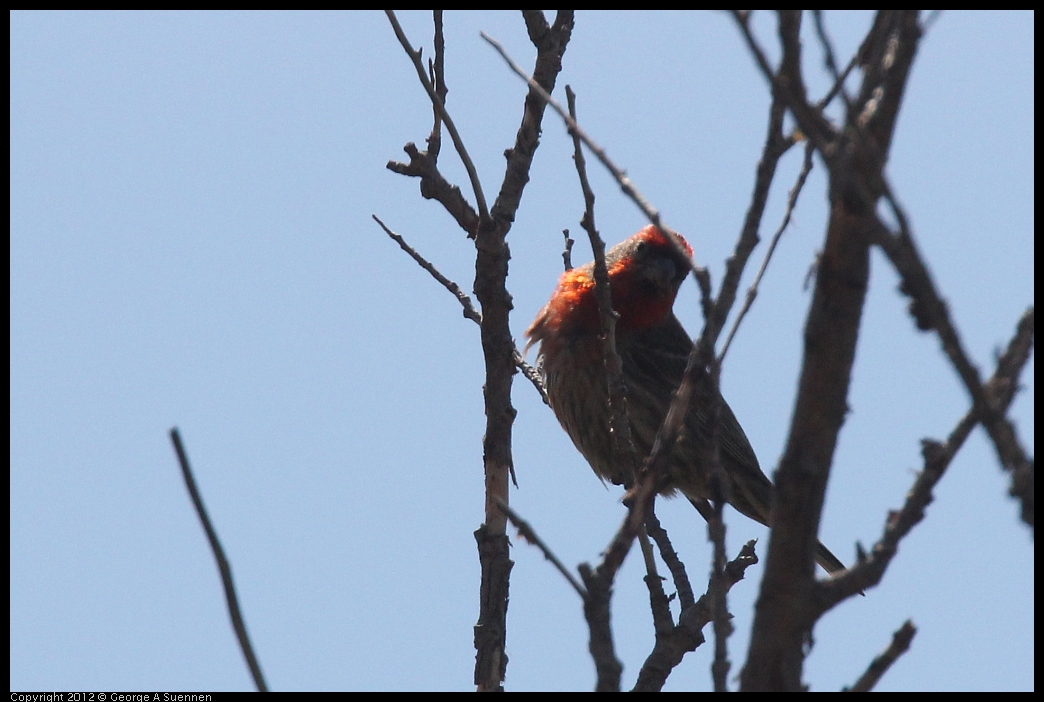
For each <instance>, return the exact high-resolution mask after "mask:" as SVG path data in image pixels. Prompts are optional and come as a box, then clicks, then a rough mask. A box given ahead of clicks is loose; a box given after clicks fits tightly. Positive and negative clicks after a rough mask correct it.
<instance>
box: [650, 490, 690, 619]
mask: <svg viewBox="0 0 1044 702" xmlns="http://www.w3.org/2000/svg"><path fill="white" fill-rule="evenodd" d="M654 506H655V505H654ZM645 530H646V533H648V534H649V536H651V537H652V540H653V541H655V542H656V547H657V548H658V549H660V558H662V559H663V562H664V564H665V565H666V566H667V570H669V571H671V577H672V578H673V579H674V589H675V590H677V592H678V604H679V605H681V608H682V609H683V610H685V609H687V608H689V607H691V606H693V605H694V604H696V598H695V596H694V595H693V594H692V585H691V584H690V583H689V576H688V573H686V572H685V564H684V563H682V562H681V559H680V558H678V553H677V552H676V551H675V550H674V546H673V545H672V544H671V540H670V538H668V536H667V532H666V531H664V529H663V527H662V526H661V525H660V520H659V519H657V518H656V512H655V510H653V509H650V510H649V511H648V512H646V514H645Z"/></svg>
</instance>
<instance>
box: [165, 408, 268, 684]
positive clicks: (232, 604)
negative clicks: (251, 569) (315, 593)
mask: <svg viewBox="0 0 1044 702" xmlns="http://www.w3.org/2000/svg"><path fill="white" fill-rule="evenodd" d="M170 440H171V442H172V443H173V444H174V451H175V453H177V454H178V463H179V464H180V465H181V475H182V477H183V478H184V479H185V487H187V488H188V491H189V496H190V497H191V498H192V504H193V506H194V507H195V508H196V514H197V515H199V521H200V522H201V523H202V524H203V530H204V531H205V532H206V533H207V541H209V542H210V550H211V551H212V552H213V553H214V560H215V561H217V566H218V571H220V573H221V586H222V587H224V588H225V602H226V604H227V605H228V616H229V617H230V618H231V619H232V628H233V629H234V630H235V632H236V639H238V640H239V648H240V649H241V650H242V651H243V657H244V658H246V662H247V666H248V667H249V668H250V675H251V676H252V677H253V678H254V685H255V687H257V691H258V692H268V685H266V684H265V677H264V675H263V674H262V673H261V664H260V663H258V661H257V656H256V655H254V647H253V646H251V645H250V637H249V636H248V635H247V630H246V623H245V622H244V621H243V615H242V613H241V612H240V611H239V598H238V597H237V596H236V586H235V585H234V584H233V582H232V566H231V565H229V563H228V559H227V558H225V550H224V549H223V548H222V547H221V541H220V539H218V535H217V532H216V531H215V530H214V527H213V525H212V524H211V523H210V517H209V516H208V515H207V508H206V507H204V506H203V498H202V497H201V496H200V494H199V489H198V488H196V479H195V478H194V477H192V468H191V467H190V466H189V460H188V454H186V453H185V447H184V446H182V444H181V434H180V433H179V432H178V428H177V427H173V428H172V429H171V430H170Z"/></svg>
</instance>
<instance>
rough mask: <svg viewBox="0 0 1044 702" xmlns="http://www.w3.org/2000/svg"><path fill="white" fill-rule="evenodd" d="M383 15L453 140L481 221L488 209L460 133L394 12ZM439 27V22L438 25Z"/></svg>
mask: <svg viewBox="0 0 1044 702" xmlns="http://www.w3.org/2000/svg"><path fill="white" fill-rule="evenodd" d="M384 12H385V14H386V15H387V16H388V21H389V22H391V25H392V29H393V30H395V36H396V38H397V39H398V40H399V43H400V44H402V48H403V50H404V51H405V52H406V55H407V56H409V57H410V60H411V61H412V62H413V67H414V68H415V69H416V71H417V77H418V78H419V79H420V82H421V85H423V86H424V90H425V91H426V92H427V93H428V98H429V99H430V100H431V104H432V107H434V108H435V110H436V111H437V112H438V115H439V117H441V118H442V121H443V122H444V123H445V124H446V129H447V131H449V133H450V138H451V139H452V140H453V147H454V148H455V149H456V150H457V154H458V155H459V156H460V160H461V162H462V163H463V164H464V168H465V169H466V170H467V172H468V178H469V179H470V180H471V187H472V189H473V190H474V192H475V201H476V202H477V203H478V210H479V217H480V218H481V219H488V218H489V209H488V208H487V207H486V196H485V195H484V194H483V193H482V184H481V183H480V182H479V177H478V172H477V171H476V170H475V164H474V163H472V161H471V156H470V155H468V150H467V149H466V148H464V141H463V140H462V139H461V138H460V133H459V132H457V125H455V124H454V123H453V118H452V117H450V115H449V112H447V111H446V106H445V104H443V102H442V96H440V95H439V93H438V91H437V90H436V89H435V86H434V85H432V84H431V80H429V79H428V75H427V73H426V72H425V70H424V63H423V62H422V61H421V52H420V51H418V50H415V49H414V48H413V46H412V45H411V44H410V40H409V39H407V38H406V33H405V32H403V31H402V26H401V25H400V24H399V20H398V18H397V17H396V16H395V12H393V11H392V10H385V11H384ZM439 24H440V25H441V22H440V23H439Z"/></svg>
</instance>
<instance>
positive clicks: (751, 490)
mask: <svg viewBox="0 0 1044 702" xmlns="http://www.w3.org/2000/svg"><path fill="white" fill-rule="evenodd" d="M678 240H679V242H680V243H681V245H683V246H684V247H685V248H686V249H687V251H686V252H685V253H686V254H688V255H684V254H683V253H682V252H681V251H680V250H679V249H678V248H677V247H675V245H673V244H672V243H671V241H670V239H668V237H667V236H665V235H664V233H663V232H661V231H660V230H659V229H657V228H656V227H655V226H653V225H649V226H647V227H645V228H644V229H642V230H641V231H639V232H638V233H637V234H635V235H634V236H632V237H631V238H630V239H627V240H626V241H624V242H622V243H620V244H617V245H616V246H614V247H612V248H611V249H610V250H609V251H608V252H606V256H605V263H606V268H607V269H608V272H609V283H610V289H611V291H612V302H613V309H614V310H616V312H617V314H618V315H619V318H618V319H617V323H616V349H617V352H618V353H619V355H620V360H621V363H622V370H623V373H622V374H623V380H624V383H625V385H626V395H627V410H628V414H629V416H630V428H631V439H632V441H633V443H634V447H635V450H636V451H637V454H638V459H639V461H644V460H645V459H646V458H647V457H648V455H649V453H650V452H651V451H652V445H653V441H654V439H655V437H656V433H657V431H658V430H659V428H660V425H661V424H662V423H663V420H664V417H666V416H667V410H668V408H669V407H670V403H671V396H672V394H673V393H674V391H675V390H676V389H677V388H678V386H679V385H680V384H681V381H682V375H683V374H684V372H685V365H686V362H687V360H688V357H689V353H690V352H691V351H692V340H691V339H690V338H689V335H688V334H687V333H686V332H685V329H684V328H683V327H682V325H681V322H679V321H678V318H677V317H675V316H674V311H673V307H674V298H675V296H676V295H677V294H678V288H679V287H680V286H681V283H682V281H683V280H685V277H686V275H688V272H689V258H690V256H691V255H692V248H691V247H690V246H689V245H688V243H686V242H685V240H684V239H682V238H681V237H678ZM601 335H602V322H601V317H600V316H599V312H598V302H597V300H596V298H595V281H594V264H593V263H588V264H587V265H585V266H581V267H579V268H574V269H572V270H570V271H566V272H565V273H564V274H563V275H562V278H561V279H560V280H559V282H558V287H557V288H556V290H555V292H554V294H553V295H552V296H551V300H550V301H549V302H548V303H547V304H546V305H544V308H543V309H542V310H540V313H539V314H538V315H537V317H536V319H535V320H534V321H533V324H532V325H530V327H529V329H528V330H527V331H526V336H527V337H528V338H529V343H528V345H527V347H526V348H527V349H528V348H529V346H531V345H533V344H537V343H539V344H540V352H539V365H540V366H541V368H542V371H543V374H544V382H545V384H546V386H547V394H548V398H549V399H550V401H551V408H552V409H553V410H554V412H555V416H556V417H558V421H559V422H560V423H561V424H562V427H563V428H564V429H565V430H566V432H567V433H568V434H569V436H570V438H571V439H572V440H573V443H574V444H575V445H576V447H577V448H578V449H579V450H580V453H582V454H583V455H584V458H586V459H587V461H588V463H590V464H591V467H592V468H593V469H594V472H595V473H596V474H597V475H598V477H600V478H602V479H603V480H609V481H611V482H613V483H615V484H617V485H626V486H629V485H631V483H633V481H634V476H633V475H630V474H627V473H628V472H630V469H629V468H624V467H622V466H620V465H619V464H618V463H617V462H616V461H615V460H614V454H613V446H612V442H611V440H610V429H609V425H610V422H609V417H610V407H609V399H608V398H609V388H608V383H607V381H606V372H605V365H604V362H603V356H602V338H601ZM713 392H714V391H713V390H711V388H710V386H709V384H707V383H701V384H699V385H698V386H697V387H696V389H695V392H694V393H693V398H692V401H691V403H690V406H689V409H688V412H687V413H686V415H685V421H684V423H683V425H682V429H681V431H680V433H679V436H678V440H677V442H676V444H675V446H674V449H673V452H672V455H671V458H670V467H669V478H670V482H669V483H668V484H667V486H666V487H665V488H664V489H663V491H662V494H664V495H673V494H675V493H676V492H677V491H681V492H682V493H684V494H685V495H686V496H688V497H690V498H692V499H694V500H701V499H711V498H712V494H711V488H710V469H709V468H708V467H707V466H705V465H703V464H702V463H701V460H700V458H699V457H700V456H701V455H705V454H706V453H707V448H709V442H710V441H711V436H710V430H711V427H710V411H711V410H712V406H713V400H714V399H715V397H714V395H712V393H713ZM717 400H718V402H719V403H720V424H719V428H718V446H719V449H720V451H719V455H720V457H721V465H722V468H723V469H724V474H725V476H726V479H727V482H728V485H727V486H725V487H726V491H727V492H726V494H727V495H728V502H729V504H731V505H732V506H733V507H734V508H736V509H737V510H739V511H740V512H741V513H743V514H745V515H746V516H748V517H750V518H751V519H753V520H755V521H757V522H760V523H761V524H765V525H766V526H767V525H768V520H769V513H770V510H771V501H772V482H771V481H770V480H769V479H768V478H767V477H766V476H765V474H764V473H762V472H761V467H760V466H759V465H758V459H757V456H755V455H754V449H752V448H751V446H750V442H749V441H748V440H747V436H746V434H744V433H743V429H742V427H740V424H739V422H738V421H737V420H736V416H735V415H734V414H733V413H732V410H731V409H730V408H729V406H728V404H727V403H726V402H725V400H724V399H721V397H720V395H718V396H717ZM816 560H817V562H818V563H819V564H820V565H821V566H823V568H825V569H826V570H827V571H828V572H830V573H834V572H837V571H840V570H844V568H845V566H844V564H842V563H841V561H840V560H838V559H837V557H836V556H834V554H832V553H831V552H830V551H829V550H828V549H827V548H826V547H825V546H824V545H823V544H821V543H820V544H818V546H817V549H816Z"/></svg>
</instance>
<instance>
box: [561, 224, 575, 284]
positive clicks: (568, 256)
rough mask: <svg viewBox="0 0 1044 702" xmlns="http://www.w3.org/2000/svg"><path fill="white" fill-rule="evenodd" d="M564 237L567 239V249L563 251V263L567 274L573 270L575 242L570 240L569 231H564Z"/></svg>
mask: <svg viewBox="0 0 1044 702" xmlns="http://www.w3.org/2000/svg"><path fill="white" fill-rule="evenodd" d="M562 236H563V237H564V238H565V248H564V249H562V263H563V264H565V269H566V272H567V273H568V272H569V271H571V270H573V244H574V243H576V242H574V241H573V240H572V239H571V238H569V230H568V229H563V230H562Z"/></svg>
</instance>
